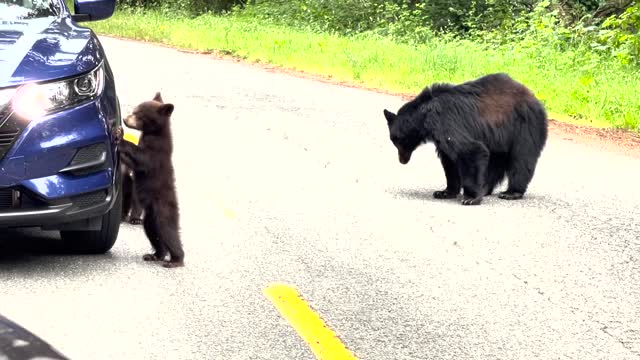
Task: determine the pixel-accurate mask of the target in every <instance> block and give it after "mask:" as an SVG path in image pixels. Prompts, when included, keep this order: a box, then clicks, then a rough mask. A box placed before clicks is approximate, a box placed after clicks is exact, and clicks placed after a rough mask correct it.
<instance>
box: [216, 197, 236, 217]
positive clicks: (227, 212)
mask: <svg viewBox="0 0 640 360" xmlns="http://www.w3.org/2000/svg"><path fill="white" fill-rule="evenodd" d="M213 201H214V202H215V203H216V205H218V207H219V208H220V210H222V214H224V216H225V217H226V218H227V219H235V218H236V217H237V216H238V215H237V214H236V213H235V211H233V210H231V209H229V208H228V207H226V206H225V205H224V203H223V202H222V200H220V199H219V198H218V197H217V196H213Z"/></svg>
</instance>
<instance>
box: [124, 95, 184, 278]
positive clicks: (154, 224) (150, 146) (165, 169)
mask: <svg viewBox="0 0 640 360" xmlns="http://www.w3.org/2000/svg"><path fill="white" fill-rule="evenodd" d="M173 109H174V106H173V104H165V103H163V101H162V97H161V95H160V93H156V95H155V97H154V98H153V100H151V101H145V102H143V103H141V104H140V105H138V106H137V107H136V108H135V109H134V110H133V111H132V113H131V114H130V115H129V116H127V117H126V118H125V119H124V122H125V124H126V125H127V126H128V127H131V128H133V129H137V130H140V131H141V133H142V134H141V135H140V143H139V145H138V146H136V145H134V144H132V143H130V142H127V141H122V142H121V143H120V144H119V147H120V159H121V160H122V162H123V163H124V165H125V166H127V167H129V168H130V169H133V172H134V178H135V192H136V195H137V197H138V201H139V203H140V206H141V208H142V209H143V210H144V212H145V216H144V220H143V226H144V231H145V234H146V235H147V238H148V239H149V241H150V242H151V245H152V246H153V249H154V250H155V252H154V253H153V254H146V255H144V257H143V259H144V260H145V261H164V263H163V266H164V267H169V268H172V267H178V266H183V265H184V251H183V249H182V242H181V240H180V230H179V224H180V222H179V208H178V198H177V194H176V186H175V174H174V169H173V163H172V153H173V139H172V136H171V122H170V120H171V114H172V113H173ZM167 253H168V254H169V255H170V260H168V261H165V257H166V256H167Z"/></svg>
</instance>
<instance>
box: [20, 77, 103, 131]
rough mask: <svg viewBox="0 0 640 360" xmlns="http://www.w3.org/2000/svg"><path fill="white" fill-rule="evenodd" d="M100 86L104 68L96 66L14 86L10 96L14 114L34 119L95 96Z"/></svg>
mask: <svg viewBox="0 0 640 360" xmlns="http://www.w3.org/2000/svg"><path fill="white" fill-rule="evenodd" d="M103 87H104V70H103V69H102V66H98V67H97V68H95V69H94V70H92V71H90V72H89V73H87V74H84V75H81V76H77V77H74V78H70V79H66V80H62V81H55V82H50V83H43V84H36V83H31V84H25V85H22V86H20V87H18V88H17V89H16V91H15V94H13V96H12V99H11V106H12V108H13V111H14V113H16V114H17V115H19V116H21V117H23V118H26V119H29V120H31V119H34V118H37V117H40V116H43V115H46V114H49V113H52V112H55V111H58V110H62V109H65V108H68V107H71V106H73V105H75V104H78V103H81V102H83V101H85V100H89V99H92V98H94V97H95V96H97V95H99V94H100V93H101V92H102V89H103Z"/></svg>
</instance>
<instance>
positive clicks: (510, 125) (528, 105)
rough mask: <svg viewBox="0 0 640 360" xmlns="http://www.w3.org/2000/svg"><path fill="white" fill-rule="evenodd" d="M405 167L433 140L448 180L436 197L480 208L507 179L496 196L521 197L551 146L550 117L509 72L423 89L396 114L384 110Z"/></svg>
mask: <svg viewBox="0 0 640 360" xmlns="http://www.w3.org/2000/svg"><path fill="white" fill-rule="evenodd" d="M383 113H384V116H385V118H386V120H387V125H388V128H389V135H390V138H391V142H392V143H393V144H394V145H395V147H396V148H397V150H398V157H399V161H400V163H401V164H407V163H408V162H409V160H410V159H411V154H412V153H413V151H414V150H415V149H416V148H417V147H418V146H420V145H421V144H424V143H427V142H433V143H434V145H435V147H436V153H437V154H438V157H439V158H440V161H441V163H442V167H443V168H444V174H445V177H446V180H447V188H446V189H445V190H442V191H436V192H434V193H433V196H434V197H435V198H437V199H448V198H456V197H457V196H458V194H459V193H460V188H461V187H462V189H463V199H462V204H463V205H479V204H480V203H481V202H482V198H483V196H485V195H490V194H492V193H493V190H494V188H495V187H496V186H497V185H499V184H500V183H501V182H502V180H503V179H504V177H505V174H506V176H507V178H508V181H509V183H508V187H507V189H506V191H504V192H501V193H500V194H499V195H498V197H499V198H501V199H506V200H516V199H521V198H522V197H523V196H524V193H525V192H526V191H527V187H528V186H529V183H530V182H531V179H532V178H533V174H534V171H535V168H536V164H537V162H538V159H539V157H540V154H541V152H542V149H543V148H544V146H545V144H546V142H547V132H548V128H547V126H548V125H547V121H548V120H547V113H546V110H545V108H544V106H543V105H542V103H541V102H540V101H539V100H538V99H536V97H535V96H534V95H533V93H532V92H531V91H530V90H529V89H528V88H527V87H525V86H524V85H523V84H521V83H519V82H517V81H515V80H513V79H512V78H511V77H510V76H509V75H507V74H504V73H496V74H489V75H486V76H483V77H480V78H478V79H476V80H472V81H468V82H465V83H462V84H458V85H453V84H446V83H436V84H433V85H432V86H430V87H426V88H425V89H424V90H422V92H421V93H420V94H419V95H418V96H416V97H415V98H414V99H413V100H411V101H409V102H407V103H405V104H404V105H403V106H402V107H401V108H400V109H399V110H398V113H397V114H394V113H392V112H390V111H388V110H387V109H384V111H383Z"/></svg>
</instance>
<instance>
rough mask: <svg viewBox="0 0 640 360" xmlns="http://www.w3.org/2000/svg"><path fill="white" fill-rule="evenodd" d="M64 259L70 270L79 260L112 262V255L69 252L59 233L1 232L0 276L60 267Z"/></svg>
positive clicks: (4, 230) (27, 230) (1, 230)
mask: <svg viewBox="0 0 640 360" xmlns="http://www.w3.org/2000/svg"><path fill="white" fill-rule="evenodd" d="M61 257H65V258H67V259H65V261H64V262H66V263H68V265H69V266H74V264H75V263H76V262H75V261H74V259H73V258H74V257H75V258H78V259H79V258H87V257H92V258H96V260H98V259H99V260H102V261H104V260H108V259H111V258H112V255H111V253H107V254H104V255H77V254H72V253H70V252H69V250H68V248H67V247H65V246H64V243H63V242H62V241H61V240H60V235H59V233H58V232H57V231H41V230H38V229H20V230H13V229H0V273H1V272H4V271H9V270H13V271H15V270H16V269H17V268H20V267H23V266H24V267H25V268H26V267H31V266H33V265H46V264H53V263H58V265H59V261H56V260H59V259H60V258H61Z"/></svg>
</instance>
